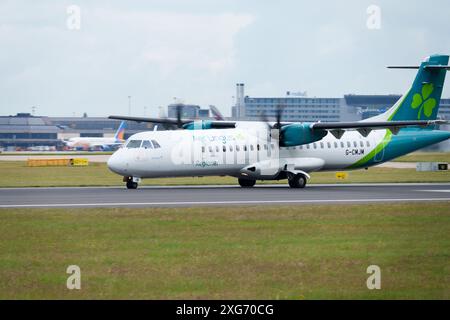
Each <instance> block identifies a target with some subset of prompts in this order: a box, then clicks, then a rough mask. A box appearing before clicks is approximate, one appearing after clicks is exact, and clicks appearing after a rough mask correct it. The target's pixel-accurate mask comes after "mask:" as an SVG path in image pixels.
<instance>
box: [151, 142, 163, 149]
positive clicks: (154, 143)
mask: <svg viewBox="0 0 450 320" xmlns="http://www.w3.org/2000/svg"><path fill="white" fill-rule="evenodd" d="M152 143H153V148H155V149H158V148H161V146H160V145H159V143H158V142H156V141H155V140H152Z"/></svg>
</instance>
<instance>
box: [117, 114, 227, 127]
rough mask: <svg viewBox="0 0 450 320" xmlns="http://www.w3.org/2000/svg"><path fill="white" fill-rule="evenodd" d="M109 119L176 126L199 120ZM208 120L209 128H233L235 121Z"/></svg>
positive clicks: (126, 117) (120, 117)
mask: <svg viewBox="0 0 450 320" xmlns="http://www.w3.org/2000/svg"><path fill="white" fill-rule="evenodd" d="M108 118H109V119H116V120H129V121H135V122H150V123H161V124H170V125H175V126H178V127H183V125H187V124H189V123H195V122H196V121H201V120H195V119H174V118H147V117H145V118H144V117H128V116H109V117H108ZM206 121H208V123H209V124H210V128H212V129H224V128H234V126H235V124H236V121H222V120H216V121H214V120H213V121H209V120H206Z"/></svg>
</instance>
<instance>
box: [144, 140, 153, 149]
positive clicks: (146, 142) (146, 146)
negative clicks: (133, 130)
mask: <svg viewBox="0 0 450 320" xmlns="http://www.w3.org/2000/svg"><path fill="white" fill-rule="evenodd" d="M142 148H145V149H153V145H152V143H151V142H150V141H148V140H144V141H143V142H142Z"/></svg>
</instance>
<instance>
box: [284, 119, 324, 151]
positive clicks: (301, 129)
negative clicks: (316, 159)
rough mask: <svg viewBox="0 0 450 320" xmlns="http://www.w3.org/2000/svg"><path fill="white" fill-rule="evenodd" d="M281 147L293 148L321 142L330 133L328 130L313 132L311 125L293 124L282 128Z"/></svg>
mask: <svg viewBox="0 0 450 320" xmlns="http://www.w3.org/2000/svg"><path fill="white" fill-rule="evenodd" d="M280 131H281V139H280V146H282V147H293V146H300V145H303V144H308V143H311V142H315V141H319V140H321V139H322V138H323V137H325V136H326V135H327V133H328V131H326V130H312V129H311V127H310V124H309V123H293V124H289V125H286V126H283V127H281V130H280Z"/></svg>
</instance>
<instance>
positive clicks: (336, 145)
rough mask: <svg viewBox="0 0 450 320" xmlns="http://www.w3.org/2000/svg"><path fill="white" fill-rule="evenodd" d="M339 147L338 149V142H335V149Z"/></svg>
mask: <svg viewBox="0 0 450 320" xmlns="http://www.w3.org/2000/svg"><path fill="white" fill-rule="evenodd" d="M337 147H338V144H337V142H336V141H335V142H334V148H335V149H337Z"/></svg>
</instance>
